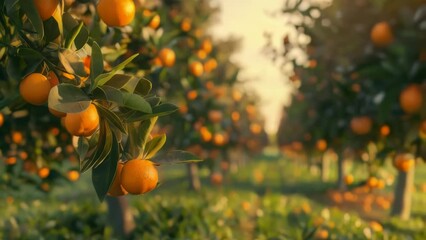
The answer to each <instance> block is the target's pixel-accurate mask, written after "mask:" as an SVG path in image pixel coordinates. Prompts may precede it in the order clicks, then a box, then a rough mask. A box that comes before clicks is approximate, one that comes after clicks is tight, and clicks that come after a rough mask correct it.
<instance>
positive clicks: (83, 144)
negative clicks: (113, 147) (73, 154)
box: [76, 137, 89, 161]
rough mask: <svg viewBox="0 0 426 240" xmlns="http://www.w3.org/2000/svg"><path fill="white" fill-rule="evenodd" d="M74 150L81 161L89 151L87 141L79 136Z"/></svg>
mask: <svg viewBox="0 0 426 240" xmlns="http://www.w3.org/2000/svg"><path fill="white" fill-rule="evenodd" d="M76 150H77V154H78V156H79V158H80V161H83V160H84V159H85V158H86V154H87V152H88V151H89V141H88V140H87V139H86V138H85V137H79V138H78V143H77V149H76Z"/></svg>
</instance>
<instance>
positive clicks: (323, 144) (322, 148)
mask: <svg viewBox="0 0 426 240" xmlns="http://www.w3.org/2000/svg"><path fill="white" fill-rule="evenodd" d="M316 147H317V149H318V151H321V152H322V151H325V150H326V149H327V141H325V140H324V139H319V140H318V141H317V143H316Z"/></svg>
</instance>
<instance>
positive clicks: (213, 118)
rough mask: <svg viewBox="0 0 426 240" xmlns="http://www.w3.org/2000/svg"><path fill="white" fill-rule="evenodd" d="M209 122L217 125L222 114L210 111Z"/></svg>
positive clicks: (217, 111)
mask: <svg viewBox="0 0 426 240" xmlns="http://www.w3.org/2000/svg"><path fill="white" fill-rule="evenodd" d="M208 116H209V120H210V121H211V122H213V123H219V122H220V121H222V117H223V115H222V112H221V111H219V110H210V111H209V113H208Z"/></svg>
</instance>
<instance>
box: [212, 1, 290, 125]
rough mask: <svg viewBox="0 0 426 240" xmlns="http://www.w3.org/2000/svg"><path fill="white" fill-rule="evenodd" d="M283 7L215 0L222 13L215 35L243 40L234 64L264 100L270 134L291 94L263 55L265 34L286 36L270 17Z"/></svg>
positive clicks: (276, 68)
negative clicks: (238, 66)
mask: <svg viewBox="0 0 426 240" xmlns="http://www.w3.org/2000/svg"><path fill="white" fill-rule="evenodd" d="M282 3H283V1H282V0H262V1H260V0H215V4H219V6H220V8H221V13H220V16H219V20H220V21H219V22H218V23H217V24H216V25H215V26H214V27H213V30H212V33H213V34H214V35H215V36H216V37H218V38H224V37H227V36H230V35H233V36H237V37H241V38H242V40H243V42H242V44H243V46H242V47H241V51H240V52H238V53H236V54H235V57H234V60H235V61H237V62H238V63H239V64H240V65H242V67H243V71H242V72H241V74H240V77H241V78H242V79H248V80H250V81H249V82H248V83H247V85H248V87H250V88H252V89H254V90H256V91H257V92H258V94H259V95H260V96H261V98H262V100H261V101H262V102H261V103H260V105H261V107H262V109H261V111H262V113H263V114H264V116H266V126H265V128H266V131H268V132H269V133H275V132H276V130H277V128H278V123H279V120H280V117H281V111H282V106H283V103H284V102H286V101H287V100H288V95H289V91H290V88H289V87H288V86H289V85H288V83H286V81H285V79H286V77H285V76H283V75H282V73H281V72H280V71H279V69H278V66H274V65H273V64H272V62H271V61H270V60H269V59H268V57H267V56H265V55H264V54H263V53H262V47H263V46H264V45H265V43H266V40H265V38H264V36H263V33H264V32H265V31H269V32H275V35H276V37H280V38H281V37H282V34H279V33H281V32H283V31H282V30H283V29H284V24H283V23H282V21H280V20H279V19H278V18H272V17H270V16H269V15H268V13H269V12H272V11H276V10H278V9H280V7H281V6H282Z"/></svg>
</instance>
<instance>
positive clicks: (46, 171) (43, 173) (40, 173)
mask: <svg viewBox="0 0 426 240" xmlns="http://www.w3.org/2000/svg"><path fill="white" fill-rule="evenodd" d="M37 174H38V176H39V177H40V178H47V177H48V176H49V174H50V169H49V168H48V167H42V168H40V169H39V170H38V172H37Z"/></svg>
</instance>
